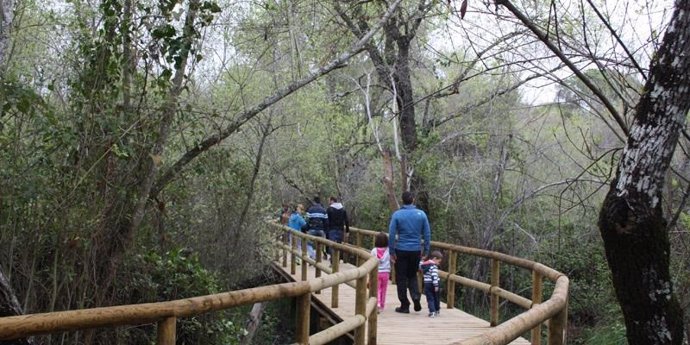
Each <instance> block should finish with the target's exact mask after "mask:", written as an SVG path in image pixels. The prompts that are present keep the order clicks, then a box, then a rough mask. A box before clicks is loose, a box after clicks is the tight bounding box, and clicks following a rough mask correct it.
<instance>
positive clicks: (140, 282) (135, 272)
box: [117, 249, 246, 345]
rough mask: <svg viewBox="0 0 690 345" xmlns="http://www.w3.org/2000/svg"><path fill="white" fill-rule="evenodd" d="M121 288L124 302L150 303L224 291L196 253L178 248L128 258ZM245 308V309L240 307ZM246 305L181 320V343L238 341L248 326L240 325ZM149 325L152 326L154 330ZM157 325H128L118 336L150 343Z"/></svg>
mask: <svg viewBox="0 0 690 345" xmlns="http://www.w3.org/2000/svg"><path fill="white" fill-rule="evenodd" d="M125 267H126V268H125V270H123V271H121V272H123V273H121V274H120V276H119V279H118V282H117V285H118V286H117V288H118V293H119V296H118V297H119V298H120V299H121V301H122V302H123V303H148V302H162V301H170V300H175V299H183V298H189V297H194V296H203V295H208V294H214V293H218V292H220V290H221V289H220V284H219V278H218V277H217V276H216V275H215V274H214V273H212V272H209V271H208V270H206V269H204V268H203V267H202V265H201V263H200V262H199V259H198V257H197V256H196V255H190V253H188V252H187V251H186V250H182V249H174V250H170V251H168V252H166V253H164V254H162V255H161V254H158V253H155V252H149V253H148V254H145V255H135V256H133V257H131V258H130V259H129V260H127V262H126V264H125ZM240 309H242V310H240ZM243 312H244V308H239V309H231V310H227V311H222V312H215V313H206V314H202V315H198V316H194V317H188V318H181V319H178V321H177V343H178V344H209V345H211V344H223V345H228V344H238V343H239V342H238V340H239V338H240V337H241V336H243V335H244V334H245V332H246V331H245V330H244V329H243V328H242V327H240V326H239V325H238V322H236V320H239V319H240V315H241V314H240V313H243ZM146 328H151V329H150V330H148V329H146ZM154 337H155V330H154V329H153V326H145V327H140V328H139V329H127V330H124V331H122V332H121V333H120V334H118V338H120V339H122V340H123V341H124V343H127V344H150V343H152V341H154Z"/></svg>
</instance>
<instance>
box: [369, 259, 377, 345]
mask: <svg viewBox="0 0 690 345" xmlns="http://www.w3.org/2000/svg"><path fill="white" fill-rule="evenodd" d="M378 291H379V268H378V267H376V268H374V269H373V270H372V271H371V272H370V273H369V297H373V298H378ZM377 304H378V303H377ZM378 312H379V310H378V308H376V309H374V311H373V312H372V313H371V315H369V325H368V328H367V331H368V335H367V345H376V330H377V327H378V326H377V325H378Z"/></svg>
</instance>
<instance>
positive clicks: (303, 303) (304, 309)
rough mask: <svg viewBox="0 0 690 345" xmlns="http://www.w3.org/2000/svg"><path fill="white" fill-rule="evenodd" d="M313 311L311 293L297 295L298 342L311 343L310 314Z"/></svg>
mask: <svg viewBox="0 0 690 345" xmlns="http://www.w3.org/2000/svg"><path fill="white" fill-rule="evenodd" d="M310 312H311V294H310V293H305V294H304V295H302V296H299V297H297V327H296V329H295V338H296V339H295V340H296V341H297V343H298V344H309V314H310Z"/></svg>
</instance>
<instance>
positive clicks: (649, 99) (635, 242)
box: [599, 0, 690, 345]
mask: <svg viewBox="0 0 690 345" xmlns="http://www.w3.org/2000/svg"><path fill="white" fill-rule="evenodd" d="M675 6H676V9H675V11H674V14H673V17H672V19H671V22H670V24H669V26H668V30H667V32H666V34H665V36H664V40H663V42H662V44H661V47H660V49H659V51H658V53H657V55H656V60H655V61H653V62H652V65H651V72H650V78H649V79H648V81H647V83H646V85H645V90H644V91H645V92H644V94H643V96H642V98H641V100H640V102H639V103H638V105H637V108H636V110H635V120H634V122H633V125H632V127H631V130H630V137H629V138H628V142H627V144H626V147H625V150H624V151H623V155H622V157H621V160H620V162H619V165H618V170H617V173H616V177H615V179H614V180H613V182H612V183H611V188H610V190H609V192H608V194H607V195H606V198H605V200H604V203H603V206H602V209H601V212H600V214H599V229H600V231H601V235H602V238H603V240H604V247H605V249H606V258H607V260H608V263H609V267H610V269H611V274H612V277H613V285H614V288H615V291H616V296H617V298H618V302H619V303H620V305H621V308H622V310H623V316H624V318H625V324H626V328H627V338H628V342H629V343H630V344H631V345H638V344H639V345H642V344H645V345H648V344H677V345H680V344H681V343H682V341H683V314H682V311H681V309H680V305H679V304H678V301H677V300H676V297H675V295H674V294H673V286H672V283H671V275H670V272H669V252H670V246H669V240H668V230H667V228H666V220H665V219H664V216H663V211H662V207H661V204H662V190H663V188H662V187H663V185H664V178H665V175H666V173H667V171H668V169H669V165H670V162H671V158H672V156H673V152H674V150H675V147H676V144H677V142H678V135H679V132H680V130H681V129H682V128H683V127H684V126H685V117H686V115H687V112H688V110H689V109H690V75H689V74H688V73H687V71H688V68H690V1H688V0H682V1H676V4H675Z"/></svg>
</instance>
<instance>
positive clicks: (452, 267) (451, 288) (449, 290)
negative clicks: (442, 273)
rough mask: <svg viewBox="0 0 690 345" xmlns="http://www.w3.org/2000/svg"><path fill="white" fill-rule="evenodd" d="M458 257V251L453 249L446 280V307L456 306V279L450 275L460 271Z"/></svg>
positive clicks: (450, 254) (449, 255)
mask: <svg viewBox="0 0 690 345" xmlns="http://www.w3.org/2000/svg"><path fill="white" fill-rule="evenodd" d="M457 257H458V255H457V253H456V252H454V251H452V250H451V251H450V252H448V281H447V282H446V301H447V302H446V307H448V309H453V308H455V281H454V280H452V279H450V276H451V275H453V274H455V273H456V272H457V271H458V269H457V265H458V264H457Z"/></svg>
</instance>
